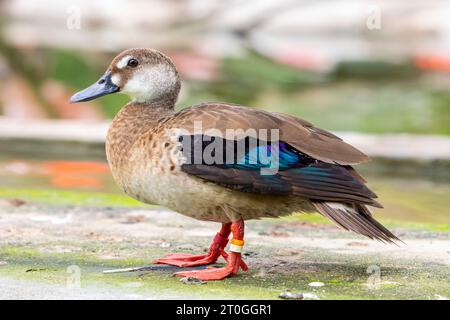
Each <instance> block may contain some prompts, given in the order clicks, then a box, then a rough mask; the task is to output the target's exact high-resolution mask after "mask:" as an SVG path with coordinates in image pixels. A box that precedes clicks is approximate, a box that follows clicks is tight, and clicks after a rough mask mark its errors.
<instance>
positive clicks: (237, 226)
mask: <svg viewBox="0 0 450 320" xmlns="http://www.w3.org/2000/svg"><path fill="white" fill-rule="evenodd" d="M231 232H232V233H233V239H232V240H231V248H230V253H229V254H226V255H225V258H226V260H227V264H226V266H225V267H223V268H207V269H206V270H198V271H181V272H177V273H175V275H177V276H179V277H193V278H197V279H200V280H206V281H208V280H222V279H224V278H226V277H229V276H233V275H236V274H237V273H238V271H239V268H241V269H242V270H243V271H247V269H248V267H247V265H246V264H245V262H244V261H243V260H242V256H241V252H240V251H241V248H242V246H243V244H244V220H242V219H241V220H239V221H236V222H233V223H232V224H231Z"/></svg>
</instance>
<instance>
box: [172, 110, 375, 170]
mask: <svg viewBox="0 0 450 320" xmlns="http://www.w3.org/2000/svg"><path fill="white" fill-rule="evenodd" d="M195 122H197V127H198V125H200V124H201V128H202V130H203V132H205V131H207V130H208V135H217V134H214V130H215V131H216V132H217V131H220V133H221V134H222V135H223V137H228V138H229V136H225V134H226V130H227V129H234V130H236V129H242V130H243V131H246V130H248V129H254V130H256V132H258V130H260V129H267V130H270V129H279V139H280V140H282V141H285V142H287V143H289V144H290V145H292V146H293V147H295V148H296V149H298V150H300V151H301V152H303V153H305V154H307V155H309V156H310V157H313V158H315V159H318V160H321V161H323V162H327V163H337V164H341V165H353V164H358V163H361V162H366V161H368V160H369V158H368V157H367V156H366V155H365V154H364V153H362V152H361V151H359V150H357V149H356V148H354V147H352V146H351V145H349V144H347V143H345V142H344V141H342V140H341V139H340V138H339V137H336V136H335V135H333V134H332V133H330V132H327V131H325V130H322V129H319V128H316V127H314V126H313V125H312V124H311V123H309V122H307V121H305V120H302V119H300V118H296V117H293V116H290V115H287V114H282V113H275V112H267V111H264V110H258V109H254V108H250V107H242V106H237V105H231V104H225V103H204V104H201V105H198V106H194V107H190V108H187V109H184V110H182V111H180V112H178V113H177V114H176V115H175V116H174V117H172V118H171V119H170V124H169V123H168V122H166V123H165V126H166V127H168V126H172V127H174V128H183V129H184V130H187V131H188V132H189V133H191V134H192V133H194V128H195ZM250 135H251V134H250ZM251 136H252V135H251ZM241 137H242V136H240V137H239V136H237V137H236V139H237V138H241ZM254 137H255V138H258V137H257V136H254ZM268 140H271V139H270V135H269V139H268Z"/></svg>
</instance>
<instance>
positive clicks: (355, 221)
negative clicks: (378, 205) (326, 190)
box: [313, 202, 402, 244]
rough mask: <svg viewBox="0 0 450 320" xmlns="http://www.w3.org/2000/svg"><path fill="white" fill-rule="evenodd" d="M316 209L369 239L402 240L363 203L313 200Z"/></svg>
mask: <svg viewBox="0 0 450 320" xmlns="http://www.w3.org/2000/svg"><path fill="white" fill-rule="evenodd" d="M313 204H314V206H315V207H316V209H317V211H319V213H321V214H322V215H324V216H325V217H327V218H329V219H330V220H332V221H333V222H334V223H336V224H337V225H338V226H340V227H341V228H343V229H345V230H351V231H354V232H356V233H359V234H361V235H364V236H366V237H369V238H371V239H375V240H379V241H382V242H387V243H394V244H395V241H400V242H402V241H401V240H400V239H399V238H397V237H396V236H395V235H394V234H393V233H392V232H390V231H389V230H388V229H386V228H385V227H384V226H383V225H382V224H381V223H379V222H378V221H376V220H375V219H374V218H373V217H372V215H371V213H370V211H369V209H368V208H367V207H366V206H365V205H363V204H357V203H352V204H351V203H337V202H313Z"/></svg>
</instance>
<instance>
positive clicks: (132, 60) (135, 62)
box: [127, 59, 139, 68]
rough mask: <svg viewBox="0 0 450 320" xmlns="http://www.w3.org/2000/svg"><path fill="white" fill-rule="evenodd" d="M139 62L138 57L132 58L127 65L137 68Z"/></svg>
mask: <svg viewBox="0 0 450 320" xmlns="http://www.w3.org/2000/svg"><path fill="white" fill-rule="evenodd" d="M138 64H139V62H138V61H137V60H136V59H130V60H128V63H127V65H128V66H129V67H131V68H136V67H137V66H138Z"/></svg>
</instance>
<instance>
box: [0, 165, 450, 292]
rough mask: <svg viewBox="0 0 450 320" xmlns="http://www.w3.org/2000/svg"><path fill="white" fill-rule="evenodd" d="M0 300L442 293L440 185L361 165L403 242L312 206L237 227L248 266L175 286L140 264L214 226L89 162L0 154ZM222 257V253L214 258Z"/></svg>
mask: <svg viewBox="0 0 450 320" xmlns="http://www.w3.org/2000/svg"><path fill="white" fill-rule="evenodd" d="M0 168H1V169H0V170H1V172H0V178H1V181H0V298H49V299H51V298H62V299H77V298H88V299H102V298H121V299H152V298H186V299H192V298H213V299H215V298H217V299H220V298H250V299H254V298H262V299H276V298H278V295H279V294H280V293H281V292H284V291H286V290H289V291H290V292H293V293H303V294H305V297H306V298H308V299H369V298H370V299H383V298H386V299H445V298H449V297H450V211H449V210H450V209H449V208H450V199H449V198H448V195H449V194H450V186H449V184H448V183H447V182H446V181H442V180H441V181H439V180H430V179H427V178H425V177H423V176H420V175H418V176H415V177H404V176H403V177H393V176H386V175H379V174H377V175H374V174H372V173H371V170H370V168H367V169H364V170H365V173H367V175H368V178H369V181H370V185H371V186H372V187H373V189H374V190H375V191H376V192H377V193H378V194H379V196H380V199H381V202H382V203H383V204H384V205H385V207H386V208H385V209H384V210H377V211H375V216H376V217H377V218H379V219H380V220H381V221H382V222H383V223H385V224H386V225H387V226H388V227H389V228H390V229H392V230H393V231H394V233H395V234H397V235H398V236H399V237H400V238H401V239H402V240H403V241H404V242H405V243H406V244H399V246H395V245H385V244H382V243H378V242H375V241H370V240H366V239H364V238H361V237H359V236H358V235H355V234H352V233H348V232H343V231H340V230H339V229H337V228H336V227H334V226H333V225H331V224H329V223H328V221H326V220H325V219H323V218H321V217H320V216H318V215H295V216H291V217H287V218H284V219H267V220H266V219H264V220H260V221H250V222H248V224H247V227H246V228H247V229H246V231H247V233H246V240H247V241H246V251H245V259H246V261H247V263H248V264H249V267H250V270H249V272H247V273H240V274H239V275H238V276H237V277H233V278H230V279H227V280H225V281H222V282H210V283H207V284H204V285H195V284H192V285H189V284H183V283H181V282H180V281H179V279H178V278H175V277H172V273H173V272H174V271H177V268H172V267H164V266H163V267H161V266H159V267H153V268H151V269H150V270H146V271H141V272H125V273H112V274H104V273H103V271H105V270H110V269H116V268H128V267H136V266H148V265H149V264H150V262H151V261H152V260H153V259H155V258H157V257H160V256H163V255H164V254H167V253H169V252H190V253H196V252H203V251H204V250H205V249H206V248H207V247H208V246H209V243H210V241H211V238H212V236H213V235H214V234H215V232H216V231H217V228H218V225H217V224H214V223H206V222H199V221H195V220H193V219H190V218H186V217H183V216H181V215H179V214H176V213H173V212H169V211H167V210H165V209H163V208H160V207H157V206H146V205H142V204H140V203H138V202H135V201H134V200H131V199H129V198H128V197H126V196H124V195H122V194H121V193H120V192H119V191H118V190H117V189H116V187H115V185H114V183H113V181H112V180H111V178H110V176H109V172H108V169H107V167H106V165H105V164H104V163H103V162H101V161H89V162H86V161H80V162H77V161H75V162H74V161H69V162H68V161H61V160H29V159H20V158H15V159H6V158H4V159H3V160H1V161H0ZM219 262H220V263H223V261H219Z"/></svg>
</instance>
